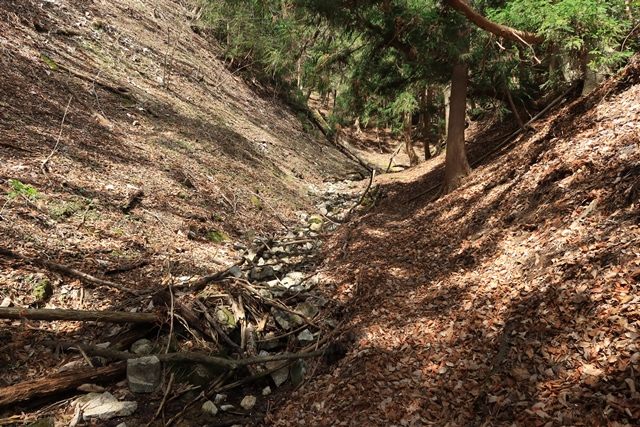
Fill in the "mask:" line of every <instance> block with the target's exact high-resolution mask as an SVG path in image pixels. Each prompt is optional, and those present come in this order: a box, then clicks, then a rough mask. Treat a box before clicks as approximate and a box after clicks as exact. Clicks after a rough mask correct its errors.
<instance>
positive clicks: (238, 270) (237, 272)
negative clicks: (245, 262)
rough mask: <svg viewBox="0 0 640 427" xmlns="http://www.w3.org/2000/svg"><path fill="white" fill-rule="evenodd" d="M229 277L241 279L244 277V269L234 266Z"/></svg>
mask: <svg viewBox="0 0 640 427" xmlns="http://www.w3.org/2000/svg"><path fill="white" fill-rule="evenodd" d="M229 275H230V276H232V277H235V278H236V279H239V278H240V277H242V269H241V268H240V267H239V266H237V265H234V266H233V267H231V268H230V269H229Z"/></svg>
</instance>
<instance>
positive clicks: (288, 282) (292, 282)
mask: <svg viewBox="0 0 640 427" xmlns="http://www.w3.org/2000/svg"><path fill="white" fill-rule="evenodd" d="M303 280H304V273H302V272H300V271H291V272H289V273H287V275H286V276H284V277H283V278H282V280H280V283H281V285H282V286H284V287H285V288H290V287H292V286H297V285H299V284H300V283H302V281H303Z"/></svg>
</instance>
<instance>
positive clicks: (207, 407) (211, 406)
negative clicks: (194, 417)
mask: <svg viewBox="0 0 640 427" xmlns="http://www.w3.org/2000/svg"><path fill="white" fill-rule="evenodd" d="M202 412H204V413H205V414H210V415H216V414H217V413H218V407H217V406H216V404H215V403H213V402H212V401H210V400H207V401H206V402H204V403H203V404H202Z"/></svg>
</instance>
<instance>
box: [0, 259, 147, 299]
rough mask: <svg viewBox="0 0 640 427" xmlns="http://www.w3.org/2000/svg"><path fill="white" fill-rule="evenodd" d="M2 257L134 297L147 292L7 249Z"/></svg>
mask: <svg viewBox="0 0 640 427" xmlns="http://www.w3.org/2000/svg"><path fill="white" fill-rule="evenodd" d="M0 256H4V257H7V258H14V259H19V260H21V261H24V262H26V263H28V264H32V265H37V266H41V267H44V268H47V269H49V270H52V271H57V272H58V273H61V274H64V275H67V276H71V277H75V278H76V279H80V280H83V281H85V282H88V283H92V284H94V285H98V286H106V287H108V288H113V289H118V290H119V291H122V292H126V293H129V294H132V295H143V294H145V293H146V292H141V291H136V290H133V289H129V288H127V287H126V286H124V285H121V284H120V283H115V282H112V281H109V280H104V279H100V278H98V277H95V276H92V275H90V274H87V273H83V272H81V271H78V270H74V269H73V268H71V267H67V266H66V265H62V264H58V263H55V262H51V261H47V260H45V259H42V258H29V257H26V256H24V255H21V254H19V253H17V252H13V251H12V250H9V249H5V248H0Z"/></svg>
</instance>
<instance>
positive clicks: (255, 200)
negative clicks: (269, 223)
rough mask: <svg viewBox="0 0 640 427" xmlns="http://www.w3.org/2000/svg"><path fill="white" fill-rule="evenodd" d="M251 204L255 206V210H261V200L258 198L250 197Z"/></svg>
mask: <svg viewBox="0 0 640 427" xmlns="http://www.w3.org/2000/svg"><path fill="white" fill-rule="evenodd" d="M250 201H251V204H252V205H253V206H255V207H256V208H257V209H260V210H262V200H260V198H259V197H258V196H251V199H250Z"/></svg>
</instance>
